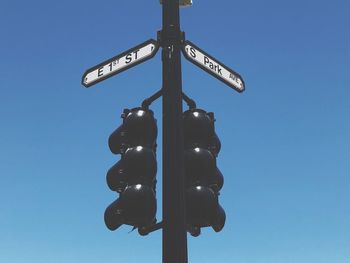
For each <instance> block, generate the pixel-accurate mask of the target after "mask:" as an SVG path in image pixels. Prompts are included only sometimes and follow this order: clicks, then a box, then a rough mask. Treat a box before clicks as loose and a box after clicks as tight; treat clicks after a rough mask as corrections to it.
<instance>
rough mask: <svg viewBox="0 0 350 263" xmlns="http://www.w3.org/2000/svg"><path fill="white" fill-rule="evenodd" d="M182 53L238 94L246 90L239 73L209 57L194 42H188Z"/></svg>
mask: <svg viewBox="0 0 350 263" xmlns="http://www.w3.org/2000/svg"><path fill="white" fill-rule="evenodd" d="M182 52H183V54H184V56H185V58H186V59H188V60H189V61H190V62H192V63H193V64H195V65H197V66H198V67H200V68H201V69H203V70H205V71H206V72H208V73H209V74H211V75H212V76H214V77H215V78H217V79H219V80H221V81H222V82H224V83H225V84H227V85H228V86H230V87H231V88H233V89H234V90H236V91H238V92H243V91H244V90H245V86H244V81H243V78H242V77H241V76H240V75H239V74H238V73H237V72H235V71H233V70H232V69H230V68H229V67H227V66H225V65H224V64H223V63H221V62H219V61H218V60H217V59H215V58H213V57H212V56H210V55H208V54H207V53H206V52H204V51H203V50H201V49H200V48H199V47H197V46H196V45H195V44H193V43H192V42H190V41H188V40H186V41H185V43H184V45H183V47H182Z"/></svg>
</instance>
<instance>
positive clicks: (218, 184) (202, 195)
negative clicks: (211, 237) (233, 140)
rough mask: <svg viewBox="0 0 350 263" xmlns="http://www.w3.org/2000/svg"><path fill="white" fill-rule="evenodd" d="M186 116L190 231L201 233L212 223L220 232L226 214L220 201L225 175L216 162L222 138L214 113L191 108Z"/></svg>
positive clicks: (186, 170) (188, 222)
mask: <svg viewBox="0 0 350 263" xmlns="http://www.w3.org/2000/svg"><path fill="white" fill-rule="evenodd" d="M183 120H184V138H185V139H184V148H185V152H184V160H185V162H184V166H185V182H186V222H187V231H188V232H189V233H190V234H191V235H192V236H198V235H200V232H201V227H208V226H211V227H212V228H213V229H214V231H216V232H218V231H221V229H222V228H223V227H224V224H225V219H226V216H225V212H224V210H223V209H222V207H221V206H220V205H219V202H218V196H219V191H220V190H221V188H222V186H223V184H224V178H223V175H222V173H221V172H220V170H219V169H218V168H217V166H216V157H217V155H218V153H219V152H220V149H221V142H220V140H219V138H218V136H217V134H216V133H215V127H214V122H215V118H214V114H213V113H208V112H206V111H204V110H201V109H190V110H188V111H186V112H184V114H183Z"/></svg>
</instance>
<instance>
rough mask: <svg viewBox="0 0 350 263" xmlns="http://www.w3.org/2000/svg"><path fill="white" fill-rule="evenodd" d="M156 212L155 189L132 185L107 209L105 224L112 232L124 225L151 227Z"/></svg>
mask: <svg viewBox="0 0 350 263" xmlns="http://www.w3.org/2000/svg"><path fill="white" fill-rule="evenodd" d="M156 211H157V201H156V196H155V193H154V191H153V189H152V188H151V187H149V186H147V185H142V184H137V185H131V186H128V187H127V188H126V189H125V190H124V191H123V192H122V193H120V196H119V199H117V200H116V201H115V202H113V203H112V204H111V205H110V206H108V207H107V209H106V211H105V215H104V219H105V224H106V226H107V227H108V229H110V230H116V229H117V228H118V227H119V226H121V225H122V224H127V225H132V226H135V227H144V226H149V225H151V224H152V223H154V221H155V215H156Z"/></svg>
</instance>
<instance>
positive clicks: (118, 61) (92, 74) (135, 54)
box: [82, 39, 159, 87]
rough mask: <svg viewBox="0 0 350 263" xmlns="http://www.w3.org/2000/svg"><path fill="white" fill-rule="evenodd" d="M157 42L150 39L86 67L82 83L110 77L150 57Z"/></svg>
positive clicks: (153, 53)
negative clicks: (93, 65) (88, 67)
mask: <svg viewBox="0 0 350 263" xmlns="http://www.w3.org/2000/svg"><path fill="white" fill-rule="evenodd" d="M158 48H159V45H158V42H157V41H156V40H154V39H150V40H148V41H146V42H144V43H142V44H140V45H138V46H136V47H134V48H131V49H129V50H127V51H125V52H123V53H122V54H120V55H117V56H115V57H113V58H111V59H108V60H106V61H104V62H102V63H100V64H98V65H97V66H95V67H93V68H91V69H88V70H87V71H86V72H85V73H84V75H83V78H82V84H83V85H84V86H85V87H90V86H92V85H94V84H96V83H98V82H100V81H102V80H105V79H107V78H110V77H112V76H114V75H116V74H118V73H120V72H122V71H124V70H127V69H129V68H132V67H134V66H136V65H138V64H140V63H142V62H144V61H146V60H148V59H150V58H152V57H154V55H155V54H156V53H157V51H158Z"/></svg>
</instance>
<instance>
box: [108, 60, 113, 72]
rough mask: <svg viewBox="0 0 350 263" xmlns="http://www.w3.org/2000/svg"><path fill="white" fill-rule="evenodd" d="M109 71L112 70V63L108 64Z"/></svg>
mask: <svg viewBox="0 0 350 263" xmlns="http://www.w3.org/2000/svg"><path fill="white" fill-rule="evenodd" d="M108 65H109V71H112V68H113V62H111V63H109V64H108Z"/></svg>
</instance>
